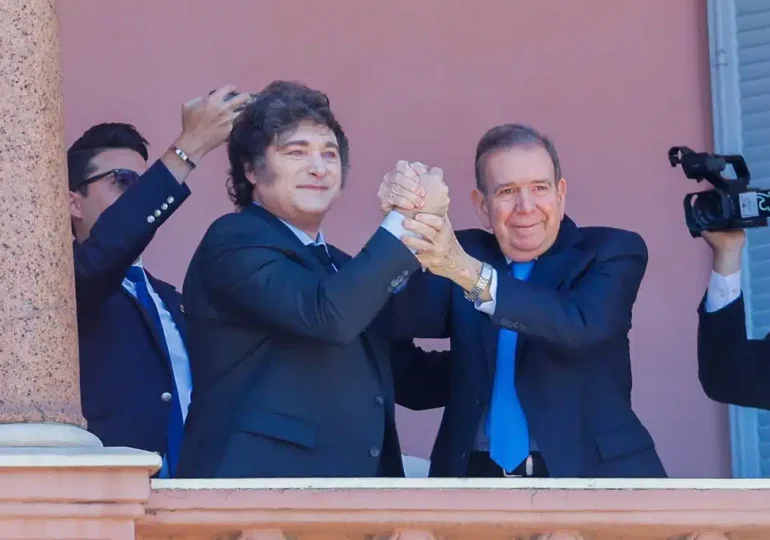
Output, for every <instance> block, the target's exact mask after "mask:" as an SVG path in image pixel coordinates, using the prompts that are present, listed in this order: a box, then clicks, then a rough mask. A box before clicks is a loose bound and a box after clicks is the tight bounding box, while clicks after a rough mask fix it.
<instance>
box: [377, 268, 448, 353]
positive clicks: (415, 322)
mask: <svg viewBox="0 0 770 540" xmlns="http://www.w3.org/2000/svg"><path fill="white" fill-rule="evenodd" d="M453 287H454V284H453V283H452V282H451V281H449V280H448V279H446V278H443V277H440V276H436V275H435V274H431V273H430V272H422V271H418V272H415V273H414V274H412V276H411V277H410V278H409V282H408V283H407V284H406V286H405V287H403V288H402V289H401V290H398V291H396V292H395V293H394V294H393V297H392V298H391V300H390V303H389V304H388V310H387V312H386V315H387V317H386V318H387V329H388V330H387V332H388V336H389V337H390V338H391V339H394V340H407V339H413V338H436V339H443V338H448V337H449V332H450V328H449V321H450V314H451V309H452V291H453Z"/></svg>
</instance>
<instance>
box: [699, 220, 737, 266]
mask: <svg viewBox="0 0 770 540" xmlns="http://www.w3.org/2000/svg"><path fill="white" fill-rule="evenodd" d="M701 236H703V239H704V240H705V241H706V243H707V244H708V245H709V246H710V247H711V249H712V251H713V252H714V271H715V272H716V273H717V274H720V275H722V276H725V277H727V276H729V275H730V274H734V273H735V272H737V271H738V270H740V269H741V253H742V251H743V245H744V244H745V243H746V232H745V231H743V230H742V229H738V230H732V231H703V232H702V233H701Z"/></svg>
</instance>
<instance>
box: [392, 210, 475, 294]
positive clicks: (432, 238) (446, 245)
mask: <svg viewBox="0 0 770 540" xmlns="http://www.w3.org/2000/svg"><path fill="white" fill-rule="evenodd" d="M404 228H405V229H407V230H409V231H412V232H414V233H416V234H418V235H419V237H416V236H408V237H407V236H405V237H404V238H403V242H404V244H406V245H407V247H410V248H412V249H414V250H415V251H416V257H417V259H418V260H419V261H420V263H421V264H422V265H423V267H425V268H427V269H428V270H430V271H431V272H432V273H434V274H436V275H439V276H443V277H445V278H448V279H450V280H452V281H454V282H455V283H457V284H458V285H459V286H460V287H462V288H463V289H465V290H466V291H470V290H471V289H473V287H474V286H475V284H476V281H477V280H478V278H479V274H480V273H481V262H479V261H477V260H476V259H474V258H473V257H471V256H469V255H468V254H467V253H465V250H464V249H463V248H462V246H461V245H460V243H459V242H458V241H457V237H456V236H455V233H454V230H453V229H452V224H451V223H450V221H449V217H448V216H446V215H443V216H437V215H434V214H417V215H416V216H415V217H414V219H405V220H404Z"/></svg>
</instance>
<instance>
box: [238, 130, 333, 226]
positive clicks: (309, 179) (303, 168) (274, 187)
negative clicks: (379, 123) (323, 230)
mask: <svg viewBox="0 0 770 540" xmlns="http://www.w3.org/2000/svg"><path fill="white" fill-rule="evenodd" d="M260 176H263V177H261V178H260ZM247 177H248V179H249V181H250V182H251V183H252V184H253V185H254V198H255V200H257V201H258V202H259V203H260V204H262V206H264V207H265V208H266V209H267V210H268V211H270V212H271V213H272V214H274V215H275V216H277V217H279V218H281V219H283V220H285V221H288V222H289V223H292V224H293V225H295V226H297V227H299V228H301V229H303V230H305V232H308V234H310V235H311V237H312V236H314V233H316V232H317V228H318V227H319V226H320V222H321V220H322V219H323V217H324V216H325V215H326V213H327V212H328V211H329V209H330V208H331V206H332V204H333V203H334V202H335V201H336V200H337V198H338V197H339V195H340V192H341V190H342V161H341V159H340V149H339V144H338V141H337V137H336V136H335V134H334V132H333V131H332V130H331V129H330V128H329V127H327V126H325V125H321V124H317V123H314V122H310V121H304V122H301V123H300V124H299V125H297V127H296V128H294V129H292V130H289V131H288V132H286V133H283V134H282V135H281V136H279V137H277V138H276V140H274V141H273V142H272V143H271V144H270V146H269V147H268V148H267V151H266V153H265V166H264V170H263V171H250V172H248V173H247ZM308 228H310V229H311V230H310V231H308V230H307V229H308Z"/></svg>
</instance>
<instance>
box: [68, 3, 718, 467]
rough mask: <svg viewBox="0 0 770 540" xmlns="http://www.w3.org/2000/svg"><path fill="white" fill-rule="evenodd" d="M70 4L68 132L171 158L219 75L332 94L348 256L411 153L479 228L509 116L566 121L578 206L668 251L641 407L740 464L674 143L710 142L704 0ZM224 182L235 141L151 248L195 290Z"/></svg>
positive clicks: (409, 421)
mask: <svg viewBox="0 0 770 540" xmlns="http://www.w3.org/2000/svg"><path fill="white" fill-rule="evenodd" d="M59 9H60V17H61V33H62V44H63V45H62V46H63V65H64V97H65V108H66V129H67V141H68V142H71V141H73V140H74V138H75V137H76V136H77V135H79V134H80V133H82V131H83V130H84V129H86V128H87V127H88V126H90V125H91V124H93V123H96V122H100V121H106V120H113V121H130V122H133V123H135V124H136V125H137V127H138V128H139V129H140V130H141V131H142V132H143V133H144V134H145V136H146V137H148V138H149V139H150V140H151V141H152V142H154V144H155V146H154V148H153V155H154V156H157V155H159V154H160V153H161V152H162V151H163V150H164V148H165V146H166V145H167V144H168V143H170V142H171V140H172V139H173V137H174V136H175V135H176V133H177V131H178V129H179V127H178V126H179V104H180V103H181V101H183V100H185V99H187V98H190V97H193V96H196V95H199V94H203V93H205V92H207V91H208V90H210V89H212V88H214V87H215V86H218V85H219V84H220V83H226V82H234V83H235V84H238V85H239V86H240V87H241V88H242V89H250V90H257V89H259V88H261V87H262V86H264V85H265V84H266V83H268V82H269V81H271V80H273V79H277V78H289V79H299V80H302V81H304V82H306V83H308V84H310V85H311V86H315V87H318V88H321V89H323V90H325V91H326V92H328V94H329V95H330V97H331V99H332V103H333V105H334V107H335V110H336V112H337V114H338V115H339V117H340V119H341V121H342V123H343V125H344V126H345V128H346V130H347V132H348V134H349V135H350V137H351V140H352V163H353V168H352V173H351V181H350V183H349V187H348V188H347V193H346V194H345V196H344V197H343V200H342V201H341V202H340V204H339V205H338V206H337V207H336V208H335V209H334V210H333V212H332V213H331V215H330V216H329V218H328V222H327V224H326V227H325V229H326V230H325V232H326V234H327V236H328V237H329V238H330V239H331V240H332V241H333V242H335V243H336V244H337V245H339V246H340V247H342V248H343V249H347V250H349V251H356V250H357V249H358V248H360V246H361V245H362V244H363V243H364V241H365V240H366V238H367V237H368V235H369V234H370V233H371V232H372V231H373V230H374V228H375V227H376V226H377V223H378V222H379V220H380V217H381V216H380V215H379V213H378V209H377V205H376V198H375V191H376V187H377V185H378V183H379V180H380V178H381V177H382V175H383V173H385V172H386V171H387V170H388V169H389V168H390V167H392V166H393V164H394V163H395V161H396V160H398V159H420V160H423V161H426V162H428V163H431V164H437V165H440V166H441V167H443V168H444V170H445V175H446V176H447V177H448V179H449V183H450V189H451V194H452V201H453V208H452V219H453V222H454V224H455V226H456V227H473V226H477V225H478V222H477V219H476V216H475V214H474V213H473V211H472V207H471V203H470V198H469V193H470V190H471V186H472V182H473V180H472V178H473V176H472V174H473V173H472V171H473V169H472V160H473V153H474V147H475V143H476V141H477V140H478V138H479V136H480V135H481V134H482V133H483V132H484V131H485V130H486V129H487V128H489V127H491V126H492V125H494V124H496V123H502V122H509V121H523V122H528V123H532V124H533V125H535V126H536V127H538V128H540V129H542V130H544V131H545V132H547V133H549V134H550V135H552V136H553V137H554V139H555V142H556V145H557V148H558V149H559V150H560V153H561V156H562V160H563V168H564V171H565V176H566V177H567V178H568V180H569V182H570V184H569V185H570V188H569V194H568V201H569V203H568V211H569V213H570V214H571V215H572V217H573V218H575V219H576V220H577V221H578V222H579V223H581V224H584V225H587V224H609V225H615V226H619V227H626V228H630V229H634V230H636V231H638V232H640V233H641V234H642V235H643V236H644V237H645V238H646V240H647V242H648V245H649V248H650V265H649V269H648V272H647V275H646V277H645V280H644V283H643V286H642V290H641V293H640V298H639V300H638V303H637V307H636V312H635V320H634V329H633V335H632V342H633V358H634V376H635V386H634V400H635V406H636V409H637V411H638V412H639V414H640V415H641V417H642V419H643V420H644V421H645V422H646V424H647V425H648V426H649V428H650V430H651V431H652V433H653V436H654V437H655V439H656V440H657V443H658V446H659V449H660V452H661V455H662V458H663V460H664V462H665V464H666V466H667V467H668V469H669V471H670V473H671V474H672V475H673V476H679V477H709V476H726V475H729V454H728V447H729V444H728V430H727V420H726V413H725V409H724V407H722V406H718V405H716V404H713V403H711V402H709V401H708V400H707V398H705V397H704V395H703V393H702V391H701V389H700V386H699V384H698V381H697V371H696V368H697V365H696V359H695V329H696V321H697V319H696V306H697V304H698V302H699V300H700V297H701V295H702V294H703V291H704V290H705V286H706V281H707V276H708V258H707V252H706V251H705V249H704V246H703V244H702V243H701V242H698V241H695V240H692V239H690V237H689V236H688V234H687V232H686V230H685V227H684V224H683V219H682V215H681V196H682V195H683V194H684V193H685V192H687V191H688V190H691V189H693V188H694V187H695V184H694V183H693V182H690V181H687V180H686V179H685V178H684V176H683V175H682V174H681V171H680V170H672V169H671V168H669V166H668V163H667V160H666V151H667V150H668V147H669V146H671V145H674V144H686V145H688V146H691V147H693V148H707V147H709V146H710V130H711V124H710V109H709V107H710V105H709V90H708V86H709V83H708V56H707V35H706V15H705V1H703V0H680V1H677V2H670V1H665V0H657V1H655V2H652V1H648V2H633V3H632V2H617V0H592V1H591V2H581V3H575V2H570V3H568V2H563V1H561V0H539V1H530V2H523V1H520V2H511V1H510V0H484V1H479V2H468V1H465V0H420V1H419V2H415V1H413V0H390V1H388V2H357V1H356V0H336V1H334V2H327V3H321V4H319V3H317V2H310V1H305V0H302V1H296V0H295V1H293V2H257V1H255V0H243V1H228V2H224V1H222V0H219V1H216V2H215V1H214V0H210V1H206V0H176V1H172V0H167V1H165V2H156V1H152V0H133V1H131V2H103V1H98V0H80V1H78V2H73V1H67V2H59ZM224 182H225V154H224V152H223V151H219V152H217V153H216V154H214V155H211V156H210V157H209V158H208V159H207V160H206V161H205V163H204V165H203V166H201V167H200V168H199V172H196V173H195V175H194V177H193V179H192V180H191V185H192V189H193V196H192V198H191V199H190V200H189V201H188V202H187V203H186V204H185V205H184V206H183V207H182V209H181V210H180V211H179V212H177V214H176V215H175V216H174V218H172V219H171V220H170V222H169V223H168V224H167V225H166V226H165V227H164V228H163V229H162V230H161V232H160V233H159V234H158V237H157V238H156V240H155V241H154V242H153V244H152V245H151V246H150V248H149V250H148V252H147V255H146V259H147V262H148V263H149V266H150V267H151V268H152V269H153V270H154V271H155V273H156V274H158V275H159V276H161V277H164V278H166V279H168V280H170V281H172V282H174V283H176V284H181V280H182V278H183V276H184V271H185V268H186V265H187V262H188V260H189V257H190V255H191V253H192V250H193V249H194V247H195V245H196V243H197V242H198V240H199V238H200V236H201V234H202V233H203V231H204V230H205V228H206V227H207V225H208V224H209V223H210V222H211V221H212V220H213V219H214V218H215V217H216V216H218V215H220V214H222V213H224V212H226V211H228V210H229V209H230V206H229V203H228V200H227V198H226V195H225V190H224ZM353 224H355V226H353ZM402 412H403V411H402ZM437 419H438V416H437V415H436V414H435V413H424V414H414V413H408V412H403V414H401V416H400V426H401V428H402V432H403V438H404V447H405V451H407V452H410V453H414V454H417V455H423V456H425V455H427V453H428V452H429V448H430V444H431V443H432V440H433V434H434V432H435V428H436V422H437ZM426 426H427V427H426Z"/></svg>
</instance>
